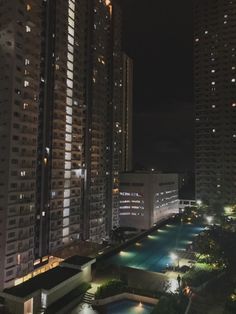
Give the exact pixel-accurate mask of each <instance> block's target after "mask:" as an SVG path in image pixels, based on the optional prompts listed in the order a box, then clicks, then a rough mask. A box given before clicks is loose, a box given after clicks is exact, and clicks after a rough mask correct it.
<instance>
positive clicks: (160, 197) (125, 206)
mask: <svg viewBox="0 0 236 314" xmlns="http://www.w3.org/2000/svg"><path fill="white" fill-rule="evenodd" d="M178 212H179V201H178V175H177V174H162V173H153V172H151V173H148V172H130V173H128V172H127V173H123V174H121V182H120V226H121V227H134V228H137V229H149V228H151V227H152V226H153V225H154V224H155V223H157V222H158V221H160V220H162V219H165V218H167V217H168V216H170V215H172V214H176V213H178Z"/></svg>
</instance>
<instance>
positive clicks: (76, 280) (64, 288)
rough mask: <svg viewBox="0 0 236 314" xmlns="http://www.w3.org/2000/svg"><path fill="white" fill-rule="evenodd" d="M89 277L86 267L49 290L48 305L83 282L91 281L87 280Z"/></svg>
mask: <svg viewBox="0 0 236 314" xmlns="http://www.w3.org/2000/svg"><path fill="white" fill-rule="evenodd" d="M89 278H90V277H89V270H88V269H86V270H85V271H83V272H81V273H79V274H77V275H75V276H73V277H72V278H70V279H69V280H67V281H64V282H63V283H61V284H60V285H58V286H56V287H55V288H53V289H51V290H50V291H47V292H46V293H47V306H49V305H51V304H52V303H54V302H56V301H57V300H58V299H60V298H61V297H63V296H65V295H66V294H68V293H69V292H70V291H72V290H73V289H75V288H76V287H78V286H79V285H80V284H81V283H83V282H87V281H90V280H87V279H89Z"/></svg>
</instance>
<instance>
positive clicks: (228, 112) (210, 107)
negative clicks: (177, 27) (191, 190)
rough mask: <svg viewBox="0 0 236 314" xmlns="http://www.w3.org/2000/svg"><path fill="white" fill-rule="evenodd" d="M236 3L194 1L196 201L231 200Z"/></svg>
mask: <svg viewBox="0 0 236 314" xmlns="http://www.w3.org/2000/svg"><path fill="white" fill-rule="evenodd" d="M235 20H236V1H234V0H233V1H223V0H219V1H214V0H207V1H202V0H196V1H195V6H194V25H195V34H194V72H195V73H194V89H195V112H196V117H195V119H196V121H195V125H196V127H195V130H196V133H195V143H196V144H195V145H196V146H195V164H196V169H195V172H196V199H197V200H201V201H203V203H206V204H209V205H210V206H211V207H212V209H214V208H215V209H216V208H219V209H220V208H221V209H222V208H223V206H225V205H227V204H234V203H235V201H236V193H235V191H236V154H235V152H236V24H235Z"/></svg>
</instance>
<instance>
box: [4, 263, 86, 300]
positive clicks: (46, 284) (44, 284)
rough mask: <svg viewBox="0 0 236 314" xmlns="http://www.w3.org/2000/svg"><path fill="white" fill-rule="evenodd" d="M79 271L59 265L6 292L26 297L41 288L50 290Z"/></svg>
mask: <svg viewBox="0 0 236 314" xmlns="http://www.w3.org/2000/svg"><path fill="white" fill-rule="evenodd" d="M79 272H80V271H79V270H77V269H72V268H67V267H60V266H58V267H55V268H53V269H50V270H49V271H47V272H45V273H43V274H40V275H38V276H36V277H33V278H32V279H30V280H28V281H26V282H23V283H22V284H20V285H17V286H15V287H12V288H9V289H5V290H4V292H5V293H8V294H11V295H13V296H16V297H20V298H24V297H26V296H28V295H30V294H32V293H33V292H35V291H37V290H40V289H45V290H50V289H52V288H54V287H56V286H57V285H59V284H60V283H62V282H63V281H65V280H67V279H69V278H71V277H73V276H75V275H76V274H78V273H79Z"/></svg>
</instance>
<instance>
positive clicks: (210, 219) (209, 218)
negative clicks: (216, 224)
mask: <svg viewBox="0 0 236 314" xmlns="http://www.w3.org/2000/svg"><path fill="white" fill-rule="evenodd" d="M206 220H207V223H208V224H209V225H210V224H211V223H212V221H213V217H212V216H207V217H206Z"/></svg>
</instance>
